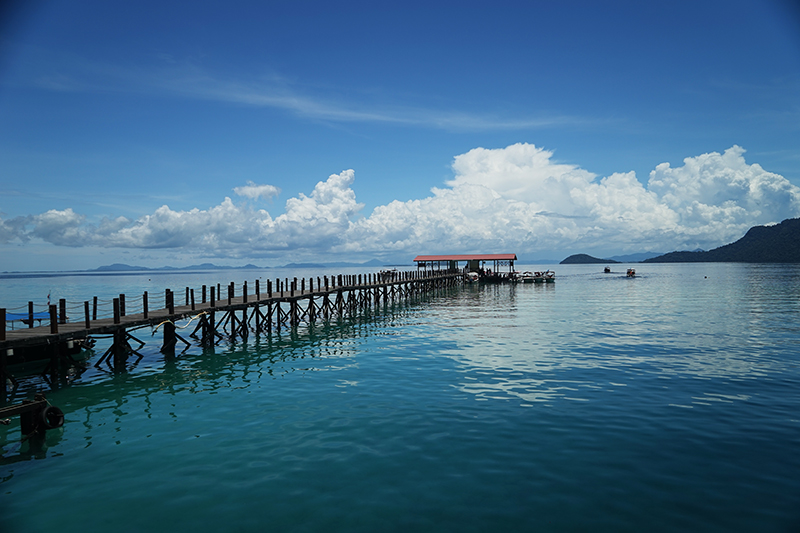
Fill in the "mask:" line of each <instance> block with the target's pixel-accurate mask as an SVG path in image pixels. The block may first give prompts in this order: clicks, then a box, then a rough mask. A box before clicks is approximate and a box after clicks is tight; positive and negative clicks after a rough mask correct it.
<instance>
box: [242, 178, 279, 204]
mask: <svg viewBox="0 0 800 533" xmlns="http://www.w3.org/2000/svg"><path fill="white" fill-rule="evenodd" d="M233 192H235V193H236V194H237V195H239V196H243V197H245V198H251V199H253V200H258V199H259V198H264V199H265V200H269V199H270V198H274V197H276V196H278V195H279V194H280V193H281V190H280V189H279V188H278V187H275V186H274V185H256V184H255V183H253V182H252V181H248V182H247V185H243V186H241V187H234V188H233Z"/></svg>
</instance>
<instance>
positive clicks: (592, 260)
mask: <svg viewBox="0 0 800 533" xmlns="http://www.w3.org/2000/svg"><path fill="white" fill-rule="evenodd" d="M596 263H619V261H614V260H613V259H598V258H597V257H592V256H591V255H587V254H575V255H571V256H569V257H567V258H566V259H564V260H563V261H561V262H560V263H559V264H560V265H593V264H596Z"/></svg>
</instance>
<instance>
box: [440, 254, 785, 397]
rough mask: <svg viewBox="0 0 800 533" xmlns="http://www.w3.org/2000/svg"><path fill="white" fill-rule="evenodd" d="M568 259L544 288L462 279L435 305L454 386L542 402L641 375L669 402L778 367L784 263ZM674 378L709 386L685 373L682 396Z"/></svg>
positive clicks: (612, 389)
mask: <svg viewBox="0 0 800 533" xmlns="http://www.w3.org/2000/svg"><path fill="white" fill-rule="evenodd" d="M573 269H574V274H572V275H570V273H568V274H567V275H565V276H561V277H560V279H559V281H558V282H557V284H556V286H555V287H553V288H552V290H551V291H549V292H547V293H545V292H543V291H538V292H537V291H535V290H532V291H527V292H526V289H532V288H533V287H527V286H512V287H506V286H499V287H490V288H488V290H487V291H486V292H485V294H484V293H482V292H481V291H480V290H473V293H471V294H468V295H466V297H465V298H466V299H468V305H469V309H470V311H471V312H470V313H468V314H465V313H463V310H462V312H461V314H460V315H455V314H453V315H451V316H446V317H440V319H441V320H443V321H444V323H446V324H447V325H448V326H449V327H448V328H447V329H446V330H445V331H448V332H449V333H448V334H452V331H453V330H456V331H457V333H455V334H452V335H453V338H454V340H455V342H456V343H457V346H456V347H455V348H454V349H446V350H442V353H443V354H444V355H447V356H448V357H450V358H452V359H453V360H454V361H456V362H457V363H458V364H459V365H461V367H462V374H463V380H462V382H461V383H460V385H459V388H460V390H462V391H464V392H467V393H469V394H472V395H474V396H476V397H478V398H480V399H506V400H507V399H509V398H519V399H520V400H522V401H523V402H551V401H553V400H555V399H570V400H591V399H593V398H597V397H598V392H603V393H615V394H617V395H618V394H619V392H620V388H621V387H626V386H634V387H642V386H644V384H645V383H647V387H648V391H647V393H648V394H653V392H652V391H655V390H657V389H658V388H661V389H663V390H664V393H663V395H664V399H663V401H665V402H666V403H667V404H669V403H672V402H669V401H666V400H667V397H668V396H669V395H670V394H673V395H677V396H681V401H680V402H679V403H680V405H684V404H694V405H704V404H705V405H707V404H714V403H720V402H739V401H746V400H747V399H748V398H749V397H748V395H746V394H725V393H724V392H720V391H716V390H714V388H715V387H716V386H717V384H718V383H720V382H723V383H726V382H731V381H734V380H735V381H748V380H759V379H764V378H767V377H769V376H771V375H775V374H780V373H782V372H784V371H786V370H787V364H790V361H789V359H787V358H788V355H789V351H790V350H791V346H793V345H796V343H797V341H798V340H800V322H798V311H800V302H798V301H797V300H796V298H793V297H792V295H793V294H797V293H798V291H797V289H798V288H800V287H798V285H800V283H798V275H797V274H798V273H797V272H795V270H796V269H795V270H792V268H789V267H786V266H780V267H778V268H777V270H775V271H773V272H771V273H770V274H768V275H766V276H765V275H764V274H763V272H761V270H760V269H759V268H758V267H755V266H752V265H702V266H701V267H698V266H694V265H670V266H666V265H648V267H647V270H646V274H645V276H643V277H642V278H640V279H636V280H627V279H624V278H621V279H620V278H610V277H607V276H606V277H603V275H602V274H596V273H594V272H590V271H589V270H588V268H584V271H585V273H584V272H581V271H580V270H581V267H573ZM708 274H711V275H712V279H709V278H708V277H705V276H706V275H708ZM504 290H505V291H506V293H507V298H503V297H502V292H503V291H504ZM482 296H483V297H482ZM450 308H452V309H458V306H457V305H455V304H451V306H450ZM441 310H442V311H446V308H444V307H443V308H442V309H441ZM686 380H694V382H696V383H703V382H708V383H709V388H708V390H707V392H704V393H701V394H698V390H697V389H698V387H697V385H696V384H695V385H693V388H694V390H693V395H688V396H687V395H685V394H684V393H683V392H682V388H683V385H681V384H680V382H685V381H686ZM702 388H703V387H702V386H700V387H699V389H700V390H702ZM628 394H630V391H629V392H628ZM654 401H655V400H654Z"/></svg>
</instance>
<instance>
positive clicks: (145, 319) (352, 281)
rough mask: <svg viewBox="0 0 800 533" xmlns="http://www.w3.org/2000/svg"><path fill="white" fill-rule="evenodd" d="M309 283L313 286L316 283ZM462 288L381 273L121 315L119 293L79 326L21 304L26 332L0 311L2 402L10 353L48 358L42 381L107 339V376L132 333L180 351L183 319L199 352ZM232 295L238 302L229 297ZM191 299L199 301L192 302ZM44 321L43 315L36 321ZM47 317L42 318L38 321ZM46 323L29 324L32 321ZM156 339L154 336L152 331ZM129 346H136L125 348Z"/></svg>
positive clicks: (231, 291)
mask: <svg viewBox="0 0 800 533" xmlns="http://www.w3.org/2000/svg"><path fill="white" fill-rule="evenodd" d="M315 282H316V283H315ZM462 282H463V275H462V273H461V272H460V271H458V270H437V271H433V270H431V271H416V272H413V271H409V272H397V271H383V272H380V273H375V274H358V275H339V276H331V277H330V278H328V276H324V277H317V278H316V279H315V278H308V279H306V278H301V279H300V280H298V278H292V279H288V278H285V279H284V280H280V279H276V280H275V283H274V284H273V282H272V280H269V281H267V282H266V287H262V286H261V284H260V282H259V280H256V282H255V287H254V291H253V292H249V291H250V290H251V289H249V288H248V286H247V282H244V283H243V284H242V285H241V286H240V287H238V291H237V287H235V286H234V284H233V283H231V284H229V285H228V286H227V287H224V288H225V289H226V291H227V293H226V295H225V297H222V295H221V289H222V288H223V287H220V286H219V285H216V286H210V287H206V286H205V285H203V286H202V289H201V291H200V292H201V294H199V295H195V293H194V289H189V288H188V287H187V288H186V290H185V295H184V305H175V293H174V292H173V291H171V290H170V289H166V290H165V293H164V302H165V306H164V307H163V308H159V309H149V305H148V298H149V295H148V293H147V292H144V293H143V295H142V296H141V306H140V307H139V306H137V310H138V309H141V312H137V313H133V314H127V313H126V297H125V295H124V294H120V296H119V298H114V299H113V314H112V316H111V317H107V318H100V319H98V318H97V298H95V299H94V300H93V302H92V304H91V305H90V302H89V301H85V302H83V311H84V316H83V320H77V321H72V320H68V319H67V313H66V309H67V303H66V302H65V301H64V300H60V301H59V304H58V305H50V306H49V309H48V313H46V315H45V314H44V313H38V314H37V313H34V310H33V304H32V303H29V305H28V315H27V319H23V320H24V322H25V324H26V326H27V327H23V328H21V329H17V330H11V331H7V330H6V322H7V316H8V314H7V313H6V309H3V308H0V392H2V397H3V398H5V393H6V386H7V385H6V381H7V379H9V380H11V381H12V383H15V380H14V377H13V376H12V375H11V374H9V373H8V365H7V360H8V358H9V357H10V356H13V355H14V354H15V352H16V351H26V350H27V351H31V350H34V351H37V352H40V353H42V354H43V356H41V355H40V357H39V358H41V359H49V363H48V365H47V368H46V369H45V371H44V372H43V373H44V374H47V373H48V372H49V373H53V374H56V373H58V372H60V371H61V370H62V369H64V368H66V367H68V366H69V365H71V364H72V363H74V361H73V360H72V358H71V356H70V350H71V348H72V347H73V346H74V345H75V344H76V343H83V342H86V340H87V339H91V338H92V336H108V337H110V338H112V339H113V340H112V344H111V346H110V347H109V348H108V349H107V350H106V351H105V353H104V354H103V355H102V357H101V358H100V359H99V360H98V361H97V362H96V363H95V366H100V365H101V364H104V363H105V364H107V365H109V366H111V367H112V368H113V369H114V370H119V371H121V370H124V368H125V364H126V362H127V360H128V358H129V357H131V356H136V357H139V358H141V357H142V356H141V354H139V352H138V351H137V350H140V349H141V348H142V346H144V345H145V343H144V342H143V341H141V340H139V339H137V338H136V337H134V336H133V335H132V334H131V331H135V330H136V329H139V328H144V327H150V328H155V330H156V331H157V330H159V329H161V331H162V336H163V337H162V338H163V340H162V345H161V351H162V352H164V353H169V352H174V350H175V347H176V345H177V343H178V342H182V343H184V344H185V345H186V346H187V347H188V346H189V345H190V342H189V341H187V340H186V339H185V338H184V337H183V336H181V335H180V334H178V332H177V329H179V327H178V326H177V325H176V323H178V322H181V321H184V320H187V319H188V320H189V323H188V324H187V325H185V326H182V327H181V328H180V329H188V328H189V327H193V330H192V332H191V334H189V335H187V336H191V337H193V338H196V339H197V340H198V343H199V344H200V345H211V344H216V343H217V342H219V340H220V339H223V338H226V337H228V338H236V337H239V338H247V336H248V335H249V333H251V332H254V333H260V332H270V331H273V330H280V329H281V328H282V327H286V328H291V327H297V326H299V325H300V324H302V323H314V322H316V321H317V320H329V319H332V318H337V317H338V318H342V317H355V316H357V315H358V314H359V313H360V312H362V311H364V310H366V309H369V308H370V307H372V306H373V305H377V304H380V303H381V302H383V303H387V304H388V303H389V302H390V301H391V302H395V301H398V300H407V299H408V298H410V297H413V296H416V295H421V294H425V293H430V292H433V291H437V290H440V289H445V288H450V287H453V286H455V285H458V284H460V283H462ZM236 292H238V293H239V295H238V296H237V295H236V294H235V293H236ZM196 296H198V298H197V299H196ZM43 315H44V316H43ZM45 316H46V317H45ZM37 320H38V321H39V322H40V323H41V322H46V324H45V325H38V326H36V325H35V322H36V321H37ZM154 333H155V331H154ZM131 341H133V342H135V343H137V346H136V348H134V347H132V345H131Z"/></svg>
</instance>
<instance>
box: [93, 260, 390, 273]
mask: <svg viewBox="0 0 800 533" xmlns="http://www.w3.org/2000/svg"><path fill="white" fill-rule="evenodd" d="M380 266H384V265H383V262H382V261H379V260H377V259H370V260H369V261H366V262H364V263H342V262H338V263H289V264H287V265H283V266H279V267H266V266H265V267H260V266H257V265H253V264H247V265H244V266H220V265H215V264H213V263H202V264H200V265H191V266H185V267H172V266H163V267H158V268H150V267H143V266H135V265H126V264H124V263H114V264H111V265H104V266H101V267H98V268H95V269H94V270H87V271H86V272H155V271H158V272H164V271H167V272H169V271H173V270H175V271H186V270H266V269H270V268H338V267H380Z"/></svg>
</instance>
